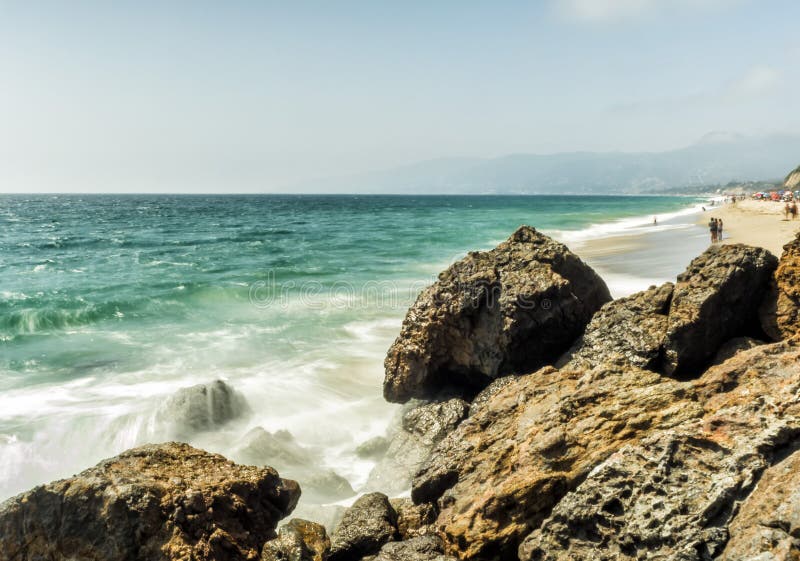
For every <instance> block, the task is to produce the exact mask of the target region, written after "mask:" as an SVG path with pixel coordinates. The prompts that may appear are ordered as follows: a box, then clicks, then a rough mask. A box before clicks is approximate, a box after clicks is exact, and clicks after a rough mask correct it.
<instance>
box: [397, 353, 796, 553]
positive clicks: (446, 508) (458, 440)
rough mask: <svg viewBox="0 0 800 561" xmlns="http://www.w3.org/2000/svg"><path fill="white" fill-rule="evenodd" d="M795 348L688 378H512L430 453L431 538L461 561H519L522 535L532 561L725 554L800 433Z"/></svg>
mask: <svg viewBox="0 0 800 561" xmlns="http://www.w3.org/2000/svg"><path fill="white" fill-rule="evenodd" d="M795 345H796V343H794V342H789V343H780V344H773V345H762V346H759V347H756V348H754V349H751V350H748V351H743V352H741V353H739V354H738V355H736V356H735V357H734V358H732V359H730V360H728V361H727V362H725V363H723V364H721V365H718V366H714V367H712V368H711V369H709V370H708V371H707V372H706V373H704V374H703V376H702V377H700V378H699V379H698V380H694V381H681V380H676V379H671V378H666V377H663V376H660V375H658V374H656V373H653V372H651V371H647V370H643V369H636V368H627V369H622V370H620V369H611V370H608V369H603V368H596V369H594V370H589V371H574V370H567V369H563V370H560V371H559V370H555V369H552V368H547V369H543V370H541V371H539V372H536V373H534V374H531V375H526V376H520V377H516V378H514V379H513V380H512V382H510V383H508V384H507V385H505V386H504V387H502V388H501V389H500V390H499V391H498V392H497V393H496V394H494V395H493V396H491V397H490V398H489V399H488V401H487V402H486V403H484V404H483V405H482V406H481V407H480V408H479V409H477V411H476V412H475V414H474V415H472V416H470V417H469V418H468V419H467V420H466V421H464V422H463V423H461V425H460V426H459V427H458V428H457V429H456V430H455V431H454V432H453V433H451V434H450V435H449V436H448V437H446V438H445V439H444V440H443V441H442V442H441V443H440V444H439V445H438V446H437V447H436V449H435V450H434V452H433V454H432V456H431V458H430V459H429V461H428V462H427V463H426V464H425V466H424V467H423V469H422V470H421V471H420V473H419V474H418V475H417V477H415V479H414V486H413V488H412V498H413V499H414V501H415V502H417V503H424V502H431V501H436V502H437V504H438V509H439V516H438V518H437V521H436V523H435V525H434V526H435V528H436V531H437V533H438V535H439V536H440V537H441V538H442V539H443V540H444V542H445V546H446V551H447V552H448V553H449V554H452V555H455V556H456V557H458V558H460V559H481V560H484V559H485V560H489V559H497V558H500V559H505V558H514V557H515V556H516V554H517V549H518V546H519V545H520V544H521V543H522V540H523V538H526V537H528V536H531V537H529V538H528V539H527V540H526V542H525V545H524V547H523V548H522V549H520V554H522V558H523V559H525V560H528V559H530V560H532V559H565V560H566V559H594V558H599V557H596V556H592V555H590V554H588V553H587V552H588V551H590V549H591V548H592V547H598V546H602V544H606V545H607V550H608V551H609V552H611V553H609V556H608V557H607V558H608V559H616V558H620V559H625V558H626V557H625V556H626V555H629V554H630V552H631V551H634V550H635V551H638V552H639V554H641V553H642V550H641V549H637V547H641V548H645V549H646V548H648V547H652V548H653V550H654V551H656V552H659V551H660V552H661V553H663V554H664V555H663V556H662V557H659V556H658V555H656V554H653V556H652V557H647V556H645V557H641V556H640V557H635V556H632V557H631V558H637V559H638V558H676V559H677V558H679V559H704V558H707V557H703V556H702V555H700V553H698V555H699V556H698V557H686V556H683V557H681V556H677V557H670V556H669V555H671V554H673V553H675V554H676V555H677V554H678V553H680V552H681V551H683V549H681V548H682V545H681V544H688V543H692V544H700V545H698V546H697V548H695V550H694V551H697V552H701V551H704V550H705V551H708V552H712V551H713V552H716V553H715V554H719V552H720V549H721V548H722V547H723V546H724V544H725V540H726V539H727V537H726V536H727V535H726V534H725V532H727V530H726V528H727V526H728V524H729V523H731V519H732V513H733V512H735V510H736V504H737V501H738V500H741V498H742V496H744V495H746V494H747V493H748V492H750V491H752V489H753V485H754V482H755V481H757V478H758V476H759V475H760V473H761V472H762V471H763V470H764V469H765V468H767V467H768V466H769V465H771V462H774V461H775V457H776V453H777V451H778V450H779V449H780V448H781V447H783V446H787V445H789V444H790V443H791V442H793V441H794V440H795V439H796V438H797V434H798V432H800V409H798V400H799V399H800V398H798V395H797V392H796V388H797V387H798V385H800V349H798V348H797V347H796V346H795ZM757 396H761V397H757ZM695 488H696V489H699V490H700V491H695ZM570 492H572V493H570ZM613 498H617V501H616V502H614V501H612V499H613ZM651 519H652V520H655V522H653V523H652V524H653V526H652V527H651V526H650V525H649V524H650V520H651ZM660 524H663V526H659V525H660ZM657 528H661V530H658V529H657ZM720 528H721V530H720ZM673 529H674V531H672V530H673ZM718 530H720V531H718ZM537 532H538V533H537ZM678 542H680V543H678ZM556 544H560V545H556ZM637 544H638V545H637ZM704 548H705V549H704ZM601 549H602V547H601ZM613 552H616V554H618V556H617V557H614V556H613V555H612V553H613ZM631 555H632V554H631ZM681 555H683V554H682V553H681ZM709 555H710V553H709Z"/></svg>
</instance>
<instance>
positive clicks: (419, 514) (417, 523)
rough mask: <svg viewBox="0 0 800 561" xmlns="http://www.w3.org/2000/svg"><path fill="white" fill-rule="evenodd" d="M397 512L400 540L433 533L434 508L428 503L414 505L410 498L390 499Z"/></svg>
mask: <svg viewBox="0 0 800 561" xmlns="http://www.w3.org/2000/svg"><path fill="white" fill-rule="evenodd" d="M389 502H390V503H391V505H392V508H394V511H395V512H396V513H397V533H398V535H399V536H400V539H401V540H410V539H411V538H416V537H418V536H424V535H427V534H433V533H434V527H433V523H434V522H436V508H435V507H434V505H432V504H430V503H422V504H419V505H415V504H414V503H413V501H412V500H411V499H408V498H401V499H391V500H390V501H389Z"/></svg>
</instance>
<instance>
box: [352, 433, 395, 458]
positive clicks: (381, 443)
mask: <svg viewBox="0 0 800 561" xmlns="http://www.w3.org/2000/svg"><path fill="white" fill-rule="evenodd" d="M388 449H389V439H388V438H386V437H385V436H376V437H374V438H370V439H369V440H367V441H366V442H363V443H361V444H359V445H358V447H357V448H356V455H357V456H358V457H359V458H365V459H374V458H380V457H381V456H383V455H384V454H385V453H386V451H387V450H388Z"/></svg>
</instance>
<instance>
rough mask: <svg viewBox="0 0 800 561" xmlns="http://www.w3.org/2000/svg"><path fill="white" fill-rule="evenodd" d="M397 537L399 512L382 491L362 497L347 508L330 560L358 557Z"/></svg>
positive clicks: (332, 543) (374, 550) (355, 558)
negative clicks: (396, 511)
mask: <svg viewBox="0 0 800 561" xmlns="http://www.w3.org/2000/svg"><path fill="white" fill-rule="evenodd" d="M396 537H397V514H396V513H395V511H394V509H393V508H392V505H391V504H390V503H389V499H388V497H387V496H386V495H384V494H382V493H369V494H367V495H364V496H362V497H360V498H359V499H358V500H357V501H356V502H355V503H353V506H351V507H350V508H348V509H347V511H345V513H344V516H343V517H342V521H341V522H339V525H338V526H337V527H336V530H335V531H334V532H333V536H332V538H331V552H330V555H329V557H328V559H329V560H330V561H358V560H360V559H361V558H362V557H364V556H366V555H373V554H376V553H378V551H379V550H380V548H381V547H382V546H383V545H384V544H385V543H387V542H390V541H393V540H394V539H395V538H396Z"/></svg>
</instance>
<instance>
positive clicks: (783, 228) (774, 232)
mask: <svg viewBox="0 0 800 561" xmlns="http://www.w3.org/2000/svg"><path fill="white" fill-rule="evenodd" d="M784 206H785V203H778V202H772V201H754V200H744V201H739V202H737V203H736V204H730V203H729V204H724V205H722V206H719V207H707V208H708V211H707V212H705V213H703V214H702V215H701V216H700V217H699V219H698V224H699V225H701V226H703V227H704V228H705V231H706V236H707V237H708V238H709V239H710V233H709V232H708V226H707V224H708V221H709V219H710V218H711V217H712V216H715V217H717V218H721V219H722V222H723V231H722V233H723V240H722V243H726V244H730V243H743V244H747V245H754V246H758V247H763V248H766V249H768V250H770V251H771V252H772V253H774V254H775V255H777V256H778V257H780V255H781V253H782V252H783V246H784V244H786V243H788V242H789V241H790V240H792V239H793V238H794V237H795V235H796V234H797V232H798V230H800V218H798V220H791V219H789V220H786V219H785V218H784V215H783V209H784Z"/></svg>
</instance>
